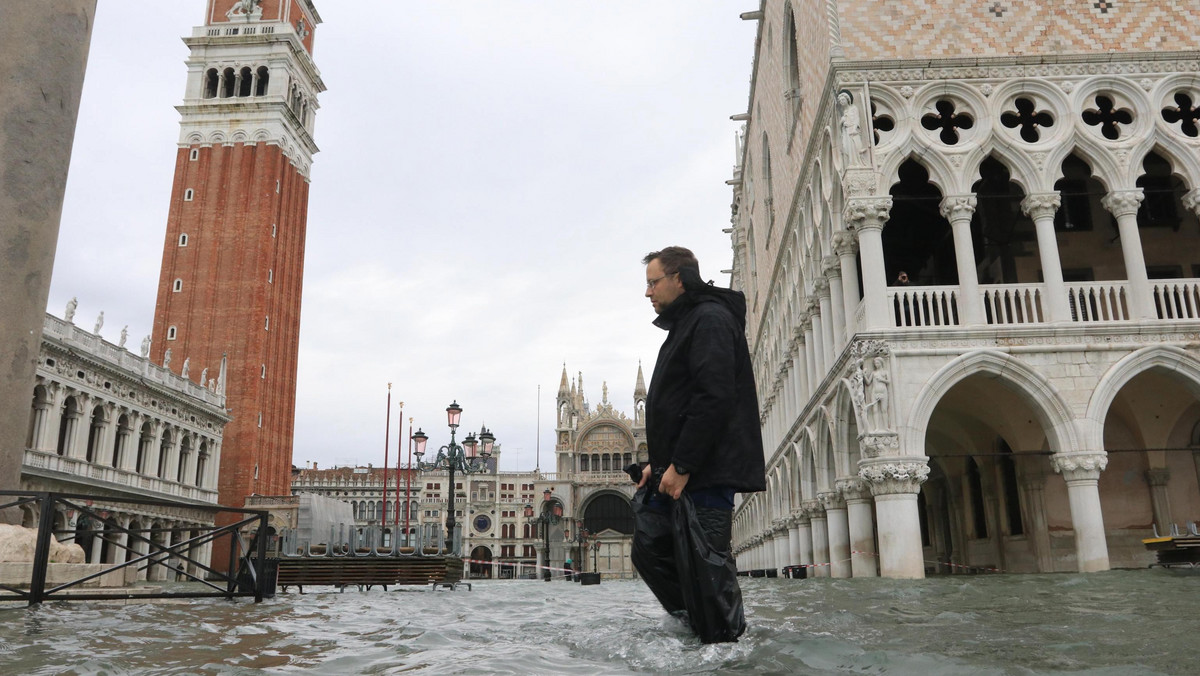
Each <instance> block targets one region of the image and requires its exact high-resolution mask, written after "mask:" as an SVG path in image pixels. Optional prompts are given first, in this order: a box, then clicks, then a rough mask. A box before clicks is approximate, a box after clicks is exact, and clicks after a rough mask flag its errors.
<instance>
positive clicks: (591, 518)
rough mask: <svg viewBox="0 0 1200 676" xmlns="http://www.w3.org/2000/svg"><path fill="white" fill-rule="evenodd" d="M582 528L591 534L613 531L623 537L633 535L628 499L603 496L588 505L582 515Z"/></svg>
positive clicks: (631, 511)
mask: <svg viewBox="0 0 1200 676" xmlns="http://www.w3.org/2000/svg"><path fill="white" fill-rule="evenodd" d="M583 526H584V528H587V529H588V531H589V532H591V533H599V532H601V531H605V530H610V529H611V530H615V531H617V532H618V533H623V534H625V535H632V534H633V510H632V509H631V508H630V507H629V500H628V498H626V497H624V496H621V495H613V494H605V495H601V496H599V497H597V498H596V499H595V500H593V501H592V502H591V503H589V504H588V506H587V509H586V510H585V511H584V515H583Z"/></svg>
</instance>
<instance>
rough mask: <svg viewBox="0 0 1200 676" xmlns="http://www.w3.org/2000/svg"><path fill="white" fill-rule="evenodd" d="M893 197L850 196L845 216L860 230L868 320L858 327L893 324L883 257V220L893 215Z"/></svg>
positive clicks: (872, 327) (853, 227) (879, 326)
mask: <svg viewBox="0 0 1200 676" xmlns="http://www.w3.org/2000/svg"><path fill="white" fill-rule="evenodd" d="M891 210H892V198H891V197H859V198H852V199H850V200H847V203H846V213H845V220H846V224H847V226H848V227H849V228H850V229H853V230H854V231H855V232H857V233H858V248H859V253H860V256H861V258H862V276H863V302H864V303H866V314H865V317H864V322H865V323H866V326H859V327H857V328H858V330H860V331H862V330H871V329H882V328H886V327H888V326H892V325H893V323H894V322H893V317H892V315H891V309H890V308H889V307H888V305H887V270H886V268H885V267H884V260H883V239H882V234H883V224H884V222H885V221H887V220H888V218H889V217H890V214H891Z"/></svg>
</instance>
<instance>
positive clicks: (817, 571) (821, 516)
mask: <svg viewBox="0 0 1200 676" xmlns="http://www.w3.org/2000/svg"><path fill="white" fill-rule="evenodd" d="M804 506H805V511H807V512H808V521H809V523H810V524H811V526H812V543H813V564H814V565H815V566H816V568H813V569H812V573H813V577H829V563H830V561H829V529H828V527H827V526H826V521H825V509H824V508H823V507H822V506H821V502H820V500H808V501H806V502H805V503H804Z"/></svg>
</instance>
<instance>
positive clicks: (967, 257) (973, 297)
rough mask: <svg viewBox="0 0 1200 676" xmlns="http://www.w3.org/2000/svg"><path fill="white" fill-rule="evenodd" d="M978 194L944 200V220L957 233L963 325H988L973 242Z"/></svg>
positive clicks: (959, 299) (959, 300)
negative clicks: (972, 227)
mask: <svg viewBox="0 0 1200 676" xmlns="http://www.w3.org/2000/svg"><path fill="white" fill-rule="evenodd" d="M975 203H976V200H975V196H974V195H951V196H949V197H946V198H945V199H943V200H942V208H941V212H942V217H943V218H945V219H946V220H948V221H950V230H951V232H953V233H954V258H955V260H956V261H957V263H958V294H959V296H958V313H959V316H958V319H959V322H960V323H961V324H963V325H979V324H983V323H984V316H983V299H982V298H981V297H980V296H979V273H978V272H977V270H976V268H975V244H974V243H973V242H972V241H971V217H972V216H974V215H975Z"/></svg>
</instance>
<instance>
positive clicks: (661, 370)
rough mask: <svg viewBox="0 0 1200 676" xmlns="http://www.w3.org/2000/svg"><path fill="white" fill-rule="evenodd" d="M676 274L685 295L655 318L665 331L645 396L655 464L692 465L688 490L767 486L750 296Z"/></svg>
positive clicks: (690, 272) (689, 273)
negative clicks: (750, 342)
mask: <svg viewBox="0 0 1200 676" xmlns="http://www.w3.org/2000/svg"><path fill="white" fill-rule="evenodd" d="M679 272H680V279H681V280H682V281H683V286H684V293H683V294H682V295H680V296H679V297H678V298H676V299H675V301H674V302H672V303H671V304H670V305H669V306H667V308H666V309H665V310H664V311H663V313H662V314H660V315H659V316H658V318H657V319H655V320H654V324H655V325H656V326H658V327H659V328H662V329H665V330H667V331H668V334H667V339H666V340H665V341H663V344H662V347H661V348H660V349H659V351H658V362H657V363H656V364H655V365H654V375H653V376H652V377H651V379H650V390H649V392H647V394H646V441H647V446H648V449H649V453H650V464H651V466H652V467H654V468H655V469H665V468H666V467H667V465H669V464H671V463H674V464H675V466H676V468H684V469H687V470H688V471H689V472H691V477H690V478H689V479H688V485H687V487H688V490H696V489H700V488H709V487H725V488H733V489H734V490H736V491H737V492H740V493H748V492H753V491H761V490H765V489H766V470H765V462H764V459H763V445H762V433H761V430H760V428H759V422H758V420H759V418H758V395H757V393H756V392H755V388H754V371H753V369H752V368H751V365H750V350H749V348H748V347H747V346H746V335H745V328H746V297H745V296H744V295H742V293H741V292H739V291H733V290H730V289H722V288H719V287H714V286H712V285H710V284H705V283H704V282H703V281H702V280H701V279H700V275H699V272H698V271H696V270H695V269H694V268H681V269H680V271H679Z"/></svg>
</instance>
